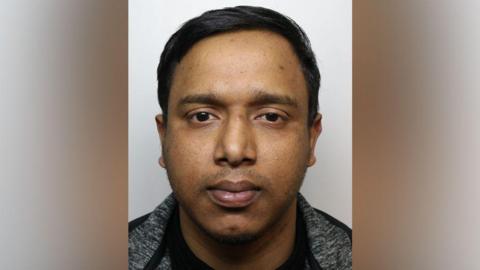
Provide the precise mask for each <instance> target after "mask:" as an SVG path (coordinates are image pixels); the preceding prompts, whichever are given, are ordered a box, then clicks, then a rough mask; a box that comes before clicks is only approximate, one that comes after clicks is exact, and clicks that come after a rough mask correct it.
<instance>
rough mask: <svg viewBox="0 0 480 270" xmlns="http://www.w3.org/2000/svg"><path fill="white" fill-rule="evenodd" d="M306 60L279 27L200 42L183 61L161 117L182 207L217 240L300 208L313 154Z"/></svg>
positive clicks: (316, 128)
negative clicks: (273, 30)
mask: <svg viewBox="0 0 480 270" xmlns="http://www.w3.org/2000/svg"><path fill="white" fill-rule="evenodd" d="M307 115H308V93H307V87H306V82H305V79H304V76H303V73H302V69H301V66H300V62H299V60H298V58H297V56H296V55H295V53H294V51H293V49H292V47H291V46H290V44H289V43H288V41H287V40H286V39H284V38H283V37H281V36H280V35H277V34H274V33H271V32H267V31H257V30H250V31H239V32H232V33H225V34H220V35H216V36H213V37H209V38H206V39H203V40H201V41H200V42H198V43H197V44H195V45H194V46H193V47H192V48H191V49H190V51H189V52H188V53H187V54H186V55H185V57H184V58H183V59H182V61H181V62H180V63H179V65H178V66H177V68H176V71H175V74H174V77H173V82H172V86H171V92H170V97H169V109H168V126H167V127H165V126H164V125H163V124H164V122H163V120H162V117H161V116H157V123H158V128H159V131H160V135H161V139H162V145H163V156H162V158H161V159H160V164H161V165H162V166H163V167H165V168H166V169H167V173H168V176H169V181H170V184H171V186H172V189H173V191H174V193H175V195H176V198H177V200H178V201H179V203H180V210H181V213H182V211H183V213H185V217H186V218H188V219H189V221H190V222H191V223H192V224H195V225H196V226H198V227H199V228H200V229H201V230H202V231H203V232H206V233H207V234H208V235H210V236H213V237H214V238H215V239H227V241H228V239H253V238H256V237H258V236H261V235H262V233H263V232H265V231H267V230H268V228H270V227H271V226H272V225H274V224H279V223H281V222H282V220H283V219H285V217H286V215H287V213H292V211H293V213H294V208H295V203H296V193H297V192H298V190H299V189H300V186H301V183H302V180H303V177H304V174H305V171H306V168H307V167H308V166H311V165H313V163H314V162H315V157H314V146H315V142H316V139H317V136H318V134H319V133H320V130H321V125H320V116H318V117H317V118H316V120H315V122H314V124H313V126H312V127H309V126H308V125H307V122H308V120H307Z"/></svg>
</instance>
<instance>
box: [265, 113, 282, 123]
mask: <svg viewBox="0 0 480 270" xmlns="http://www.w3.org/2000/svg"><path fill="white" fill-rule="evenodd" d="M264 117H265V120H267V121H269V122H276V121H277V120H278V119H279V118H280V115H278V114H276V113H266V114H265V115H264Z"/></svg>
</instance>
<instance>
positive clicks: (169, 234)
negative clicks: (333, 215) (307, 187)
mask: <svg viewBox="0 0 480 270" xmlns="http://www.w3.org/2000/svg"><path fill="white" fill-rule="evenodd" d="M306 234H307V232H306V229H305V222H304V220H303V217H302V215H301V214H300V212H299V209H297V220H296V229H295V242H294V247H293V250H292V253H291V254H290V257H289V258H288V259H287V260H286V261H285V262H284V263H283V264H282V265H281V266H280V267H278V268H277V270H290V269H304V267H305V259H306V258H307V254H306V253H307V252H309V251H308V245H307V235H306ZM165 237H166V239H165V240H166V247H167V249H168V251H169V254H170V259H171V264H172V269H174V270H184V269H195V270H205V269H207V270H210V269H213V268H212V267H210V266H209V265H207V264H206V263H205V262H203V261H202V260H200V259H199V258H197V257H196V256H195V254H193V252H192V250H191V249H190V248H189V247H188V245H187V243H186V242H185V239H184V238H183V234H182V231H181V229H180V216H179V210H178V207H177V208H176V209H175V212H174V215H173V217H172V218H171V219H170V222H169V224H168V226H167V229H166V233H165Z"/></svg>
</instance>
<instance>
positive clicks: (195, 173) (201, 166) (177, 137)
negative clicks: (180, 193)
mask: <svg viewBox="0 0 480 270" xmlns="http://www.w3.org/2000/svg"><path fill="white" fill-rule="evenodd" d="M165 147H166V148H165V149H166V151H165V152H164V158H165V161H166V165H167V171H168V174H169V178H171V179H170V180H171V181H173V182H174V184H175V185H177V186H178V185H181V184H184V185H189V186H193V185H194V184H196V181H197V179H198V177H199V176H201V175H203V174H204V170H205V168H208V163H209V162H210V163H211V161H210V159H209V158H210V155H209V153H210V151H209V149H210V148H211V145H210V144H209V143H208V142H206V141H204V140H198V139H196V138H194V137H192V136H183V135H182V132H175V133H172V134H171V136H170V135H169V136H167V138H166V141H165Z"/></svg>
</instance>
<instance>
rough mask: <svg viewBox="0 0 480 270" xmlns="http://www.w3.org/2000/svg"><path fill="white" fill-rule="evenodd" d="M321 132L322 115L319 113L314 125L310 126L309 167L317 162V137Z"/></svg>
mask: <svg viewBox="0 0 480 270" xmlns="http://www.w3.org/2000/svg"><path fill="white" fill-rule="evenodd" d="M320 133H322V115H321V114H320V113H317V115H316V116H315V119H314V120H313V123H312V125H311V126H310V127H309V135H310V137H309V140H310V141H309V147H310V153H309V157H308V163H307V165H308V166H309V167H310V166H313V164H315V162H316V161H317V158H316V157H315V145H316V144H317V139H318V136H320Z"/></svg>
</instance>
